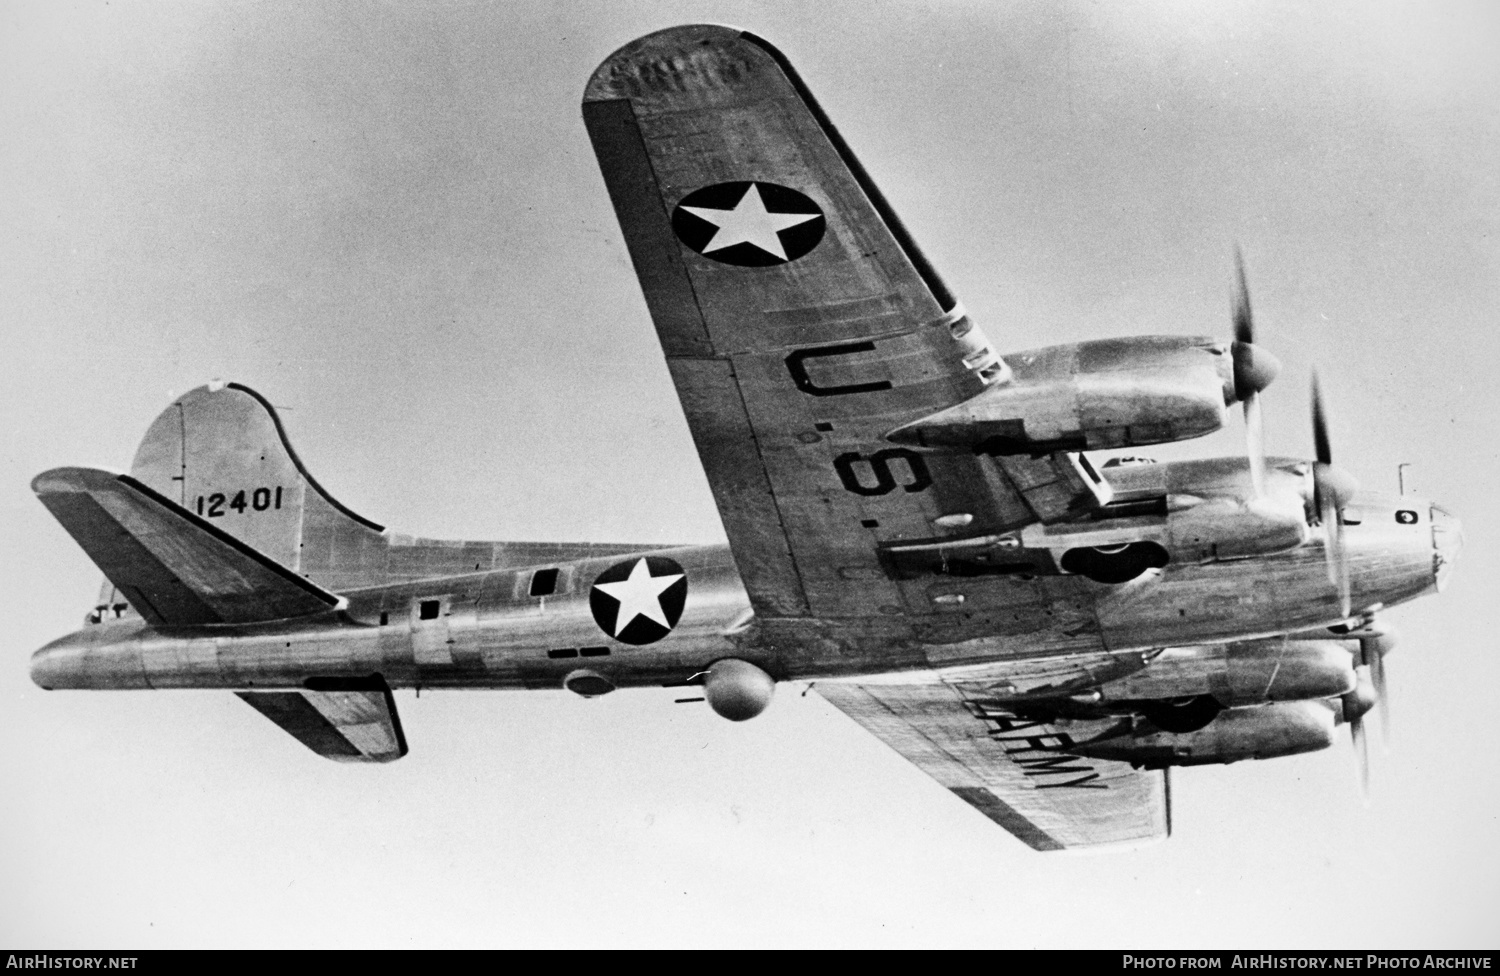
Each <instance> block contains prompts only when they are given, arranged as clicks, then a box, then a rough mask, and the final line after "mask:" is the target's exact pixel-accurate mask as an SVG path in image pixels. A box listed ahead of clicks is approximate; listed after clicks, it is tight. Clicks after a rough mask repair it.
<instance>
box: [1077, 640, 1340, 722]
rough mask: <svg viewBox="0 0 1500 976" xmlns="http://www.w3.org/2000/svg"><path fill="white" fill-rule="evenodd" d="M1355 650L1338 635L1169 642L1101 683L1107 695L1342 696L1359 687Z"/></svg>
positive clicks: (1231, 701)
mask: <svg viewBox="0 0 1500 976" xmlns="http://www.w3.org/2000/svg"><path fill="white" fill-rule="evenodd" d="M1355 682H1356V678H1355V673H1354V655H1353V653H1352V652H1351V651H1350V650H1349V649H1348V648H1347V647H1345V646H1344V645H1343V644H1341V643H1340V642H1338V641H1333V640H1287V639H1286V638H1284V637H1274V638H1270V639H1267V640H1255V641H1236V642H1234V643H1230V644H1204V645H1197V646H1193V647H1169V648H1167V649H1166V650H1165V651H1162V652H1161V654H1159V655H1158V656H1157V657H1156V658H1155V659H1154V660H1153V661H1152V662H1151V663H1150V664H1149V665H1147V666H1146V668H1145V669H1144V670H1142V671H1137V672H1136V673H1135V674H1132V675H1130V676H1128V677H1125V678H1121V679H1119V680H1118V681H1111V682H1109V683H1108V684H1106V685H1104V686H1103V687H1102V688H1100V692H1101V694H1102V696H1103V700H1104V701H1147V700H1153V699H1167V698H1189V697H1193V696H1197V695H1212V696H1213V697H1214V698H1215V699H1217V700H1218V702H1219V704H1221V705H1225V706H1230V707H1233V706H1237V705H1259V704H1263V703H1266V702H1288V701H1312V700H1318V699H1327V698H1338V697H1339V696H1341V695H1346V694H1348V693H1349V692H1352V691H1353V690H1354V686H1355Z"/></svg>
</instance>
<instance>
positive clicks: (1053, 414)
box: [886, 336, 1274, 455]
mask: <svg viewBox="0 0 1500 976" xmlns="http://www.w3.org/2000/svg"><path fill="white" fill-rule="evenodd" d="M1256 354H1257V355H1260V356H1261V357H1262V358H1267V357H1265V356H1264V354H1262V353H1256ZM1241 358H1244V357H1243V356H1242V357H1241ZM1005 362H1006V364H1007V365H1008V366H1009V369H1010V378H1009V380H1008V381H1006V382H1003V383H997V384H995V385H993V386H990V387H988V388H986V389H985V390H983V391H982V392H980V393H979V394H977V395H976V396H974V397H972V398H970V399H969V400H966V401H964V402H963V403H960V404H958V405H956V406H953V407H949V408H947V409H945V410H940V411H938V412H937V413H934V414H930V415H928V416H926V417H923V418H922V419H920V420H917V421H914V422H912V423H908V424H904V425H902V426H901V427H898V428H896V429H895V430H892V431H891V432H889V433H888V434H886V437H887V438H888V439H889V440H892V441H896V442H898V443H902V444H911V445H914V446H918V447H926V448H934V449H969V450H975V451H979V452H983V453H988V454H995V455H1007V454H1045V453H1054V452H1057V451H1081V450H1085V449H1087V450H1102V449H1109V448H1117V447H1131V446H1135V445H1143V444H1161V443H1165V442H1168V441H1180V440H1186V439H1188V438H1192V437H1201V436H1203V435H1204V434H1211V433H1213V432H1214V431H1216V430H1218V429H1219V428H1221V427H1223V426H1224V423H1225V420H1226V416H1227V415H1226V410H1225V408H1226V406H1227V405H1229V404H1231V403H1234V402H1236V400H1237V394H1236V386H1235V376H1234V372H1235V367H1234V362H1235V357H1234V355H1233V354H1232V352H1231V348H1230V345H1229V344H1228V343H1224V342H1216V341H1215V340H1213V339H1210V338H1206V337H1191V336H1138V337H1134V338H1125V339H1102V340H1098V341H1094V342H1080V343H1074V344H1070V345H1065V346H1050V347H1047V348H1045V349H1034V350H1029V351H1027V352H1021V353H1016V354H1013V355H1008V356H1006V357H1005ZM1255 375H1256V382H1261V381H1262V379H1263V382H1264V383H1269V382H1270V377H1271V376H1272V375H1274V370H1273V369H1268V370H1266V371H1264V376H1263V377H1262V375H1261V374H1260V373H1257V374H1255Z"/></svg>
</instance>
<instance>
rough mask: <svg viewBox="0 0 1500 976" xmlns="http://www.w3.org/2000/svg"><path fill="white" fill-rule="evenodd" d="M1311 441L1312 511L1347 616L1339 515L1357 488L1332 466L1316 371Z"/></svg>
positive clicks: (1346, 559)
mask: <svg viewBox="0 0 1500 976" xmlns="http://www.w3.org/2000/svg"><path fill="white" fill-rule="evenodd" d="M1312 422H1313V445H1314V449H1315V450H1316V452H1317V458H1318V460H1317V463H1315V464H1314V465H1313V511H1315V512H1317V514H1318V521H1319V522H1321V523H1322V525H1323V532H1324V543H1323V553H1324V555H1325V557H1326V559H1327V562H1328V582H1330V583H1332V584H1333V585H1334V587H1335V588H1336V589H1337V590H1338V594H1339V612H1340V613H1342V614H1343V615H1344V616H1346V617H1347V616H1349V609H1350V607H1349V557H1348V553H1347V552H1345V550H1344V520H1343V518H1342V516H1341V515H1340V513H1341V511H1342V510H1343V508H1344V506H1345V505H1347V504H1348V503H1349V499H1351V498H1353V497H1354V493H1355V492H1356V491H1358V490H1359V483H1358V482H1357V481H1355V480H1354V476H1353V475H1351V474H1350V473H1349V472H1347V471H1345V470H1343V469H1342V468H1337V467H1334V464H1333V449H1332V447H1330V446H1329V442H1328V416H1327V414H1326V413H1324V411H1323V396H1322V394H1321V393H1320V392H1319V391H1318V374H1317V373H1316V372H1314V373H1313V380H1312Z"/></svg>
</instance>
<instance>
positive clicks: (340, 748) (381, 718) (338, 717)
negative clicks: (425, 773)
mask: <svg viewBox="0 0 1500 976" xmlns="http://www.w3.org/2000/svg"><path fill="white" fill-rule="evenodd" d="M235 694H236V695H238V696H239V697H240V698H242V699H244V700H245V702H246V703H247V704H249V705H250V707H251V708H253V709H255V710H256V711H257V712H260V713H261V714H262V715H264V716H265V717H266V718H268V719H270V720H271V721H273V722H275V723H276V724H277V725H279V726H281V727H282V728H283V729H285V730H286V731H287V732H289V733H290V734H291V735H292V737H293V738H295V739H296V740H297V741H298V742H301V743H302V744H303V745H305V746H307V747H308V748H309V749H311V750H312V751H313V752H316V753H317V754H318V755H320V756H323V757H325V758H327V759H332V760H335V761H337V762H393V761H395V760H397V759H400V758H401V757H402V756H404V755H406V751H407V750H406V735H405V733H403V732H402V730H401V719H400V716H398V715H397V713H396V701H395V699H394V698H393V697H392V695H391V690H390V688H388V687H387V686H386V684H385V682H384V681H382V680H380V679H379V678H371V679H369V680H367V681H353V682H345V683H343V686H341V687H337V688H327V689H322V690H318V691H311V690H309V691H237V692H235Z"/></svg>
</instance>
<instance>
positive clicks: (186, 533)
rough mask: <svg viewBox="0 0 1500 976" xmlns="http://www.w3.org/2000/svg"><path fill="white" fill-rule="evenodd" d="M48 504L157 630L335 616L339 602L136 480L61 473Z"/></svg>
mask: <svg viewBox="0 0 1500 976" xmlns="http://www.w3.org/2000/svg"><path fill="white" fill-rule="evenodd" d="M32 488H33V490H35V491H36V493H37V495H38V497H39V498H40V499H41V501H42V504H44V505H46V506H47V509H48V510H49V511H50V512H52V514H53V515H54V516H55V517H56V518H57V520H58V521H59V522H61V523H62V526H63V528H65V529H67V530H68V534H69V535H71V536H72V537H73V538H74V539H75V540H77V542H78V544H79V545H80V546H82V547H83V550H84V552H86V553H88V555H89V558H91V559H92V560H94V562H95V563H96V564H97V565H98V566H99V568H100V569H102V570H103V571H104V575H105V576H107V577H108V578H109V580H110V582H111V583H113V584H114V586H115V587H116V588H117V589H118V590H119V591H120V592H121V593H123V594H125V595H126V597H127V599H129V601H130V605H131V606H133V607H135V608H136V609H137V610H138V611H139V612H140V614H141V616H143V617H144V618H146V620H147V621H148V622H149V623H152V624H156V625H159V626H183V625H194V624H237V623H254V622H257V621H265V620H281V619H284V618H288V617H301V616H307V615H309V614H314V613H320V612H323V611H327V610H330V609H332V608H333V607H334V606H336V605H337V604H338V597H337V596H335V595H333V594H332V593H329V592H327V591H326V590H324V589H322V588H321V587H319V586H317V585H316V584H314V583H312V582H310V581H308V580H305V579H303V578H302V577H300V576H298V575H297V574H296V573H294V572H292V571H291V570H289V569H287V568H286V567H284V566H282V565H281V564H279V563H277V562H275V561H274V560H272V559H270V558H269V557H267V556H265V555H263V554H262V553H260V552H259V551H257V550H255V549H254V548H252V547H250V546H249V545H247V544H245V543H244V542H241V541H240V540H238V539H236V538H234V537H233V536H230V535H228V534H227V533H224V532H222V531H220V530H219V529H217V528H215V527H214V526H213V525H211V524H209V523H208V522H206V521H204V520H203V519H201V518H198V517H197V516H195V515H193V514H192V513H191V512H189V511H187V510H186V509H184V508H182V507H181V506H180V505H177V504H176V503H174V502H172V501H170V500H168V499H167V498H164V497H163V496H161V495H159V494H157V493H156V492H155V491H153V490H152V489H150V488H148V487H146V486H145V485H144V484H142V483H140V482H139V481H137V480H136V479H134V478H132V477H130V476H129V475H117V474H112V473H110V472H108V471H99V470H96V469H93V468H57V469H54V470H52V471H47V472H45V473H43V474H40V475H38V476H37V477H36V479H35V480H34V481H32Z"/></svg>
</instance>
